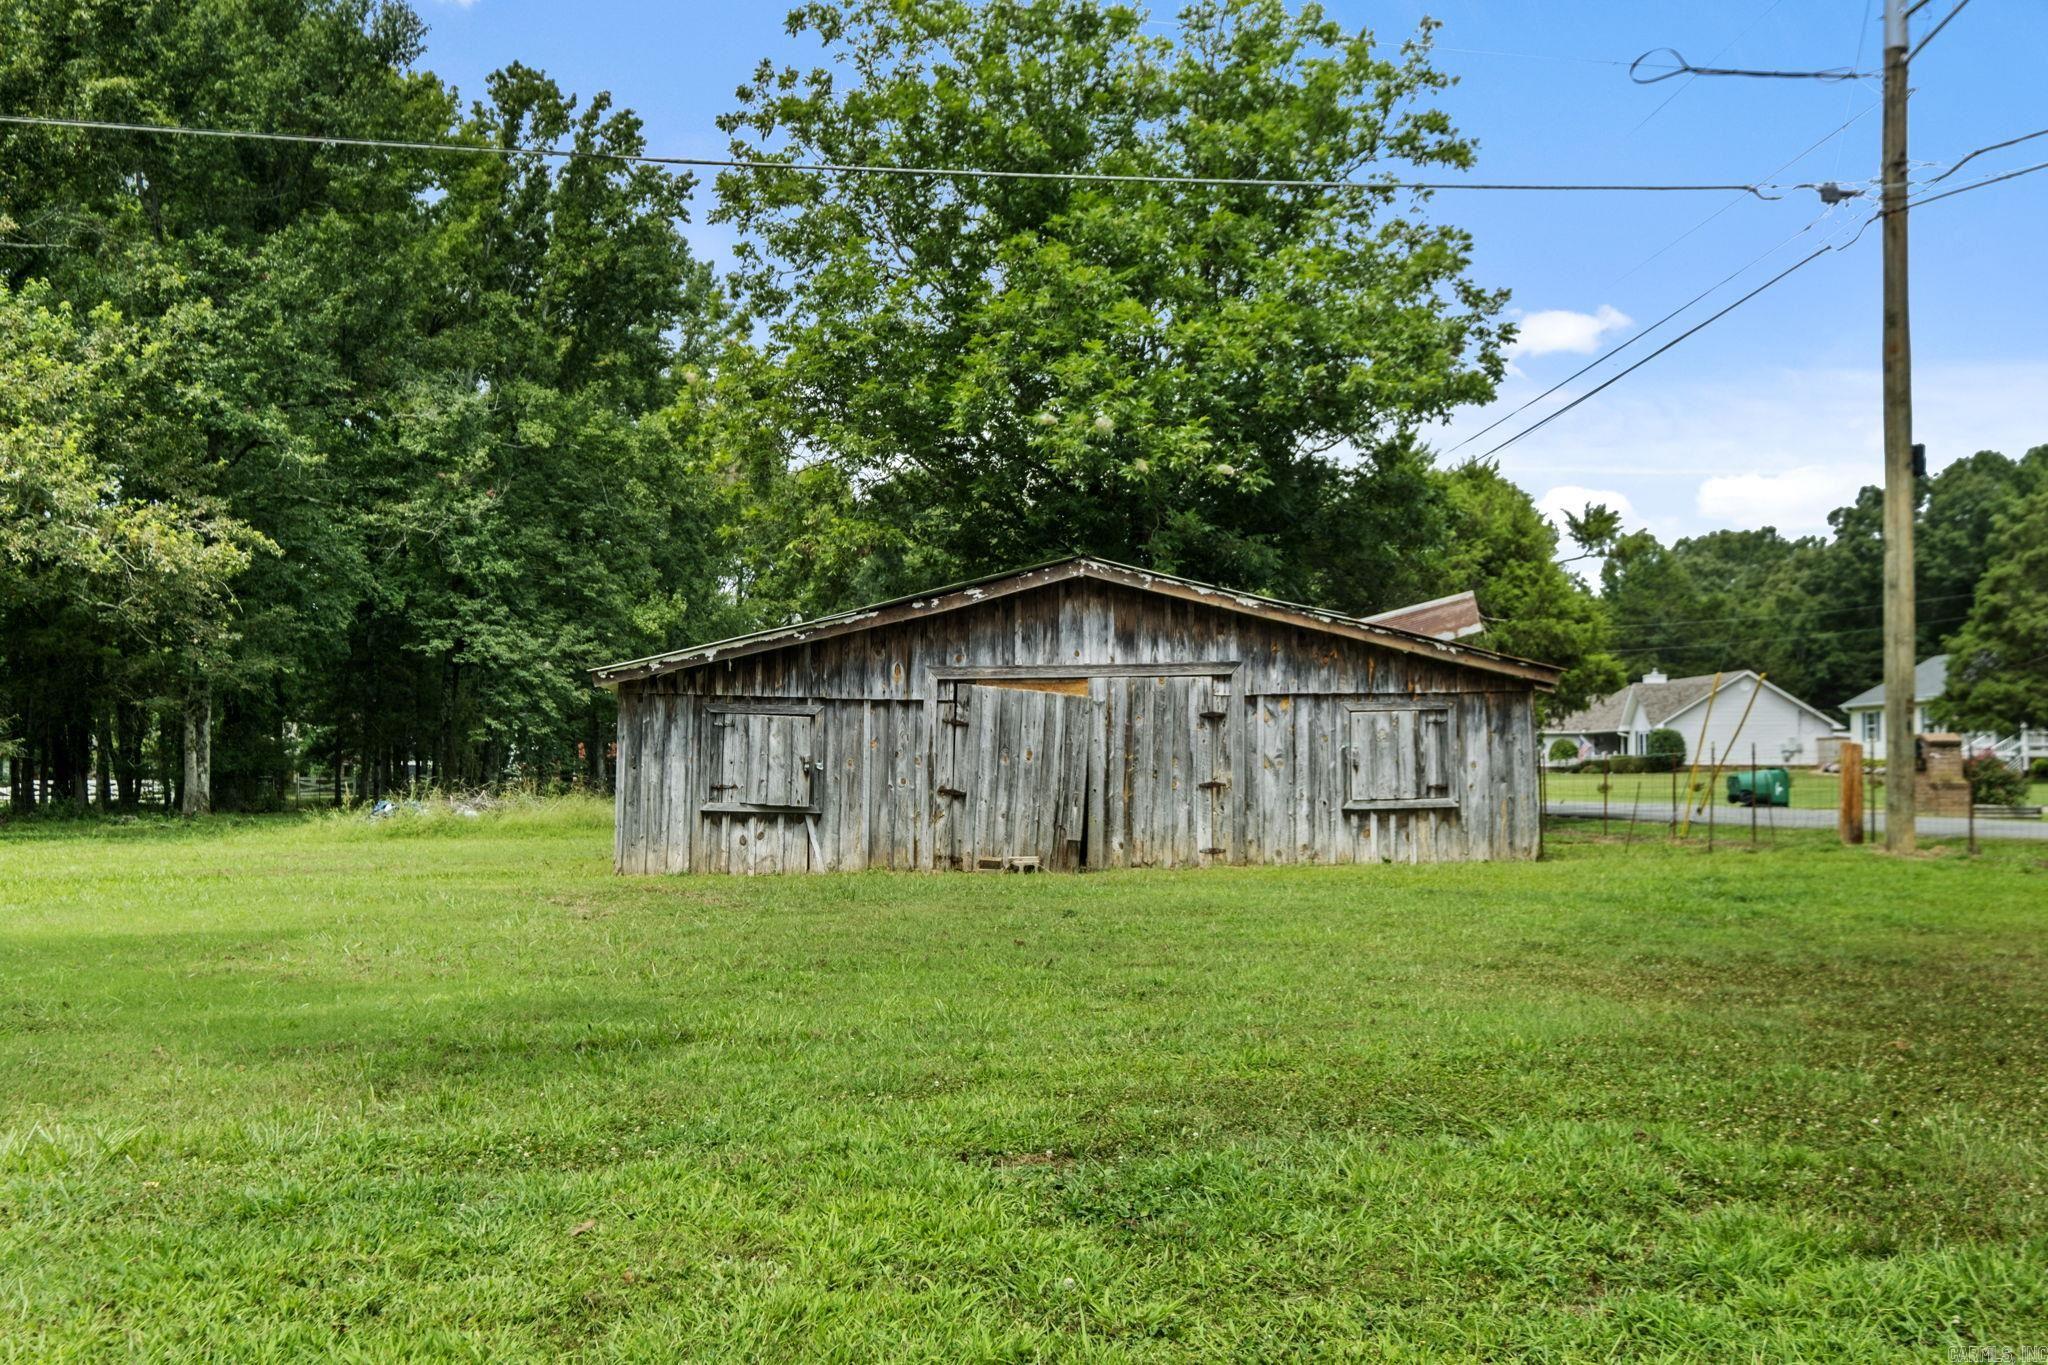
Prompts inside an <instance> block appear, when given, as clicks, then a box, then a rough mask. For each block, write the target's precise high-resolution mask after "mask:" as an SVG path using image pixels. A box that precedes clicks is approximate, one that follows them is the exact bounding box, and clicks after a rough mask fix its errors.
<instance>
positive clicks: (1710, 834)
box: [1685, 744, 1721, 853]
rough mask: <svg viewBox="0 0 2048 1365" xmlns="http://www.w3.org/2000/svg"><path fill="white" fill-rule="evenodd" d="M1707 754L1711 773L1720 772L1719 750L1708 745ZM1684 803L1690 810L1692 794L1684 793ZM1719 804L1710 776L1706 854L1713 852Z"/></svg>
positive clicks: (1708, 783) (1708, 780) (1708, 781)
mask: <svg viewBox="0 0 2048 1365" xmlns="http://www.w3.org/2000/svg"><path fill="white" fill-rule="evenodd" d="M1707 752H1708V753H1709V754H1711V755H1713V757H1712V758H1711V759H1710V760H1709V762H1710V763H1711V764H1712V767H1713V771H1714V772H1719V771H1721V759H1720V752H1721V751H1720V749H1719V748H1718V747H1716V746H1715V745H1712V744H1709V745H1708V746H1707ZM1685 801H1686V805H1687V807H1688V808H1690V807H1691V805H1692V794H1691V793H1690V792H1688V793H1686V797H1685ZM1719 804H1720V803H1719V802H1717V801H1715V800H1714V779H1713V777H1712V776H1711V775H1710V776H1709V777H1708V778H1707V852H1709V853H1712V852H1713V851H1714V807H1715V806H1717V805H1719Z"/></svg>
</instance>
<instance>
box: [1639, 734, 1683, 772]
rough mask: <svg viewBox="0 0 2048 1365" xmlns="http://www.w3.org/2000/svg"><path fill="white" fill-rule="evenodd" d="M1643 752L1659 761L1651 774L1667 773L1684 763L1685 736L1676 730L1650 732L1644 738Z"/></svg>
mask: <svg viewBox="0 0 2048 1365" xmlns="http://www.w3.org/2000/svg"><path fill="white" fill-rule="evenodd" d="M1643 751H1644V752H1645V753H1646V754H1647V755H1648V756H1649V757H1651V758H1653V759H1661V760H1662V764H1661V766H1659V767H1656V768H1652V769H1651V770H1650V771H1652V772H1669V771H1670V770H1671V769H1673V768H1676V767H1677V766H1678V765H1679V764H1681V763H1683V762H1685V736H1684V735H1681V734H1679V733H1678V731H1676V730H1652V731H1650V733H1649V734H1648V735H1647V736H1646V737H1645V738H1644V741H1643Z"/></svg>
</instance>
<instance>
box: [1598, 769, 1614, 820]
mask: <svg viewBox="0 0 2048 1365" xmlns="http://www.w3.org/2000/svg"><path fill="white" fill-rule="evenodd" d="M1613 785H1614V760H1613V759H1611V758H1610V759H1605V760H1603V761H1602V762H1601V764H1600V837H1601V838H1603V839H1605V838H1606V837H1607V789H1608V788H1609V787H1611V786H1613Z"/></svg>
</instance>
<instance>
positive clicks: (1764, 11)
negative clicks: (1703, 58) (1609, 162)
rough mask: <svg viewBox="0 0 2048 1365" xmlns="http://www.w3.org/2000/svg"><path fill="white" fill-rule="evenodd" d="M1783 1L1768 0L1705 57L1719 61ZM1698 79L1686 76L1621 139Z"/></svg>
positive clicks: (1625, 137)
mask: <svg viewBox="0 0 2048 1365" xmlns="http://www.w3.org/2000/svg"><path fill="white" fill-rule="evenodd" d="M1783 3H1785V0H1770V3H1769V4H1767V5H1765V6H1764V7H1763V8H1762V9H1761V10H1759V11H1757V16H1756V18H1754V19H1752V20H1750V21H1749V22H1748V23H1747V24H1745V25H1744V26H1743V28H1742V31H1741V32H1739V33H1737V34H1736V35H1735V36H1734V37H1733V38H1730V39H1729V40H1728V41H1727V42H1725V43H1723V44H1722V45H1721V50H1720V51H1718V52H1716V53H1715V54H1714V55H1713V56H1711V57H1709V58H1707V60H1708V61H1710V62H1718V61H1720V60H1721V58H1722V57H1724V56H1726V55H1727V54H1728V51H1729V50H1730V49H1731V48H1733V47H1734V46H1735V45H1736V44H1737V43H1739V42H1741V41H1742V40H1743V39H1744V38H1747V37H1748V36H1749V34H1750V30H1752V29H1754V28H1755V27H1756V26H1757V25H1758V24H1761V23H1762V22H1763V21H1764V20H1765V19H1767V18H1769V17H1770V15H1771V12H1772V11H1773V10H1775V9H1777V8H1778V6H1779V5H1782V4H1783ZM1698 79H1699V77H1698V76H1687V77H1686V78H1685V84H1683V85H1681V86H1679V87H1678V88H1677V89H1676V90H1674V91H1672V92H1671V93H1670V94H1668V95H1666V96H1665V97H1664V102H1663V103H1662V104H1659V105H1658V106H1657V107H1656V108H1655V109H1652V110H1651V111H1650V112H1649V113H1647V114H1645V115H1643V117H1642V120H1641V122H1639V123H1637V124H1636V126H1635V127H1633V128H1631V129H1629V130H1628V131H1627V132H1626V133H1623V134H1622V140H1623V141H1626V140H1628V139H1629V138H1631V137H1634V136H1635V135H1636V134H1637V133H1639V132H1641V131H1642V130H1643V128H1644V127H1645V125H1647V124H1648V123H1649V122H1650V120H1651V119H1653V118H1655V117H1657V115H1659V114H1661V113H1663V112H1664V111H1665V110H1666V109H1668V108H1670V107H1671V101H1673V100H1675V99H1677V98H1678V97H1679V96H1680V95H1683V94H1684V93H1685V92H1686V91H1688V90H1690V89H1692V83H1693V82H1694V81H1696V80H1698Z"/></svg>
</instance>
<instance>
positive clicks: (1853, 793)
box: [1835, 740, 1863, 844]
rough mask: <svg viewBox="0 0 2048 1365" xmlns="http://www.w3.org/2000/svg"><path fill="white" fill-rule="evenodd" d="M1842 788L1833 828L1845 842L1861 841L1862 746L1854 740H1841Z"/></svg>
mask: <svg viewBox="0 0 2048 1365" xmlns="http://www.w3.org/2000/svg"><path fill="white" fill-rule="evenodd" d="M1841 764H1842V790H1841V793H1840V796H1839V797H1838V800H1839V803H1840V806H1841V809H1840V811H1839V812H1838V813H1837V815H1836V817H1835V830H1836V832H1837V833H1838V834H1840V835H1841V837H1842V842H1843V843H1845V844H1860V843H1862V842H1863V746H1862V745H1861V744H1858V743H1856V742H1855V741H1854V740H1844V741H1843V742H1842V754H1841Z"/></svg>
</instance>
